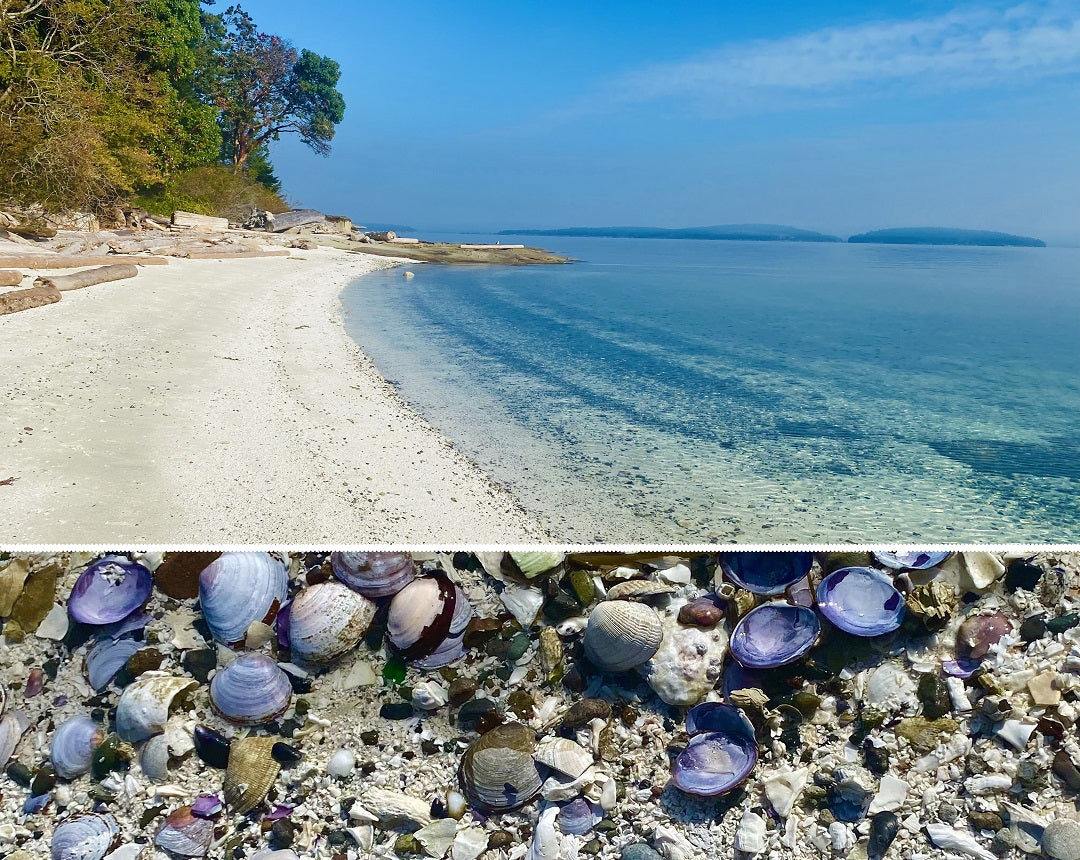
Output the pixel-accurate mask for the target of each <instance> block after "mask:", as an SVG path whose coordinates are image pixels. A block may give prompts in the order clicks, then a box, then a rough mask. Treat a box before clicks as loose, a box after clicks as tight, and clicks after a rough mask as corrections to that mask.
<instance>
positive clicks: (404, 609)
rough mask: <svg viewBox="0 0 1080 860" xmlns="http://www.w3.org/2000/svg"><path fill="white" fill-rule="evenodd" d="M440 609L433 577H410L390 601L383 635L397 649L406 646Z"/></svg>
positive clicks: (418, 635)
mask: <svg viewBox="0 0 1080 860" xmlns="http://www.w3.org/2000/svg"><path fill="white" fill-rule="evenodd" d="M442 612H443V600H442V598H441V597H440V596H439V583H438V581H437V580H435V579H434V578H433V577H424V578H422V579H414V580H413V581H412V582H410V583H409V584H408V585H406V586H405V588H403V589H402V590H401V591H399V592H398V593H397V594H396V595H395V596H394V599H393V601H391V603H390V614H389V616H388V617H387V619H386V635H387V636H388V637H390V641H391V642H393V643H394V645H395V646H397V647H398V648H402V649H404V648H409V647H411V646H412V645H413V644H414V643H415V642H416V641H417V640H418V639H419V638H420V637H421V636H422V635H423V633H424V631H425V630H426V629H427V628H428V627H430V626H431V625H432V623H433V622H434V621H435V619H436V618H437V617H438V616H439V615H440V614H441V613H442Z"/></svg>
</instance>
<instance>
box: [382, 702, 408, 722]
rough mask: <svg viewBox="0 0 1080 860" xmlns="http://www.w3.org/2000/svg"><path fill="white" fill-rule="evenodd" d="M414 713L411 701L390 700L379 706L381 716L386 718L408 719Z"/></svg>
mask: <svg viewBox="0 0 1080 860" xmlns="http://www.w3.org/2000/svg"><path fill="white" fill-rule="evenodd" d="M412 715H413V706H412V703H411V702H388V703H387V704H385V705H383V706H382V707H381V708H379V716H380V717H382V718H383V719H384V720H407V719H409V717H411V716H412Z"/></svg>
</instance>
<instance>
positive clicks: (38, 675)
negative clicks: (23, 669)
mask: <svg viewBox="0 0 1080 860" xmlns="http://www.w3.org/2000/svg"><path fill="white" fill-rule="evenodd" d="M44 686H45V673H44V672H43V671H41V669H40V668H38V667H36V666H35V667H34V668H33V669H31V670H30V675H29V677H28V678H27V679H26V698H28V699H32V698H34V696H37V695H40V694H41V690H42V688H43V687H44Z"/></svg>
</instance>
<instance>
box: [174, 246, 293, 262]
mask: <svg viewBox="0 0 1080 860" xmlns="http://www.w3.org/2000/svg"><path fill="white" fill-rule="evenodd" d="M185 256H186V257H187V258H188V259H189V260H251V259H254V258H256V257H288V256H289V252H288V250H287V249H285V248H282V249H280V250H277V251H215V250H213V249H212V248H208V249H207V250H205V251H191V252H190V253H188V254H186V255H185Z"/></svg>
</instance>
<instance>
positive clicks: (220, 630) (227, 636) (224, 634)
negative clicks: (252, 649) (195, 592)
mask: <svg viewBox="0 0 1080 860" xmlns="http://www.w3.org/2000/svg"><path fill="white" fill-rule="evenodd" d="M288 590H289V575H288V573H287V572H286V570H285V565H283V564H282V563H281V562H280V561H278V560H277V559H276V558H274V557H273V556H272V555H270V554H269V553H265V552H226V553H222V554H221V555H220V556H219V557H218V558H217V559H215V560H214V561H213V562H211V563H210V564H209V565H208V566H207V567H206V568H205V569H204V570H203V572H202V573H200V574H199V605H200V606H201V607H202V612H203V617H204V618H205V619H206V625H207V627H209V628H210V632H211V633H213V634H214V638H215V639H216V640H217V641H218V642H222V643H224V644H225V645H228V646H230V647H233V648H237V647H242V646H243V644H244V639H245V638H246V637H247V629H248V627H250V626H251V623H252V622H253V621H261V622H263V623H264V624H270V623H272V622H273V620H274V618H275V617H276V616H277V613H278V610H279V609H280V608H281V606H282V605H283V604H284V603H285V600H286V598H287V597H288Z"/></svg>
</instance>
